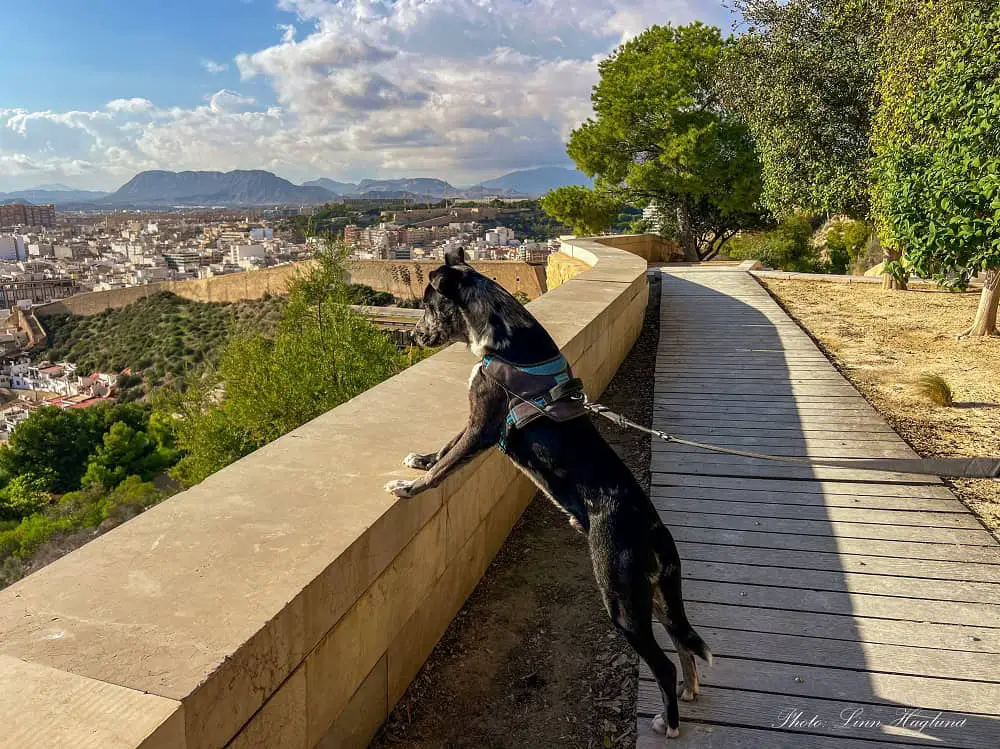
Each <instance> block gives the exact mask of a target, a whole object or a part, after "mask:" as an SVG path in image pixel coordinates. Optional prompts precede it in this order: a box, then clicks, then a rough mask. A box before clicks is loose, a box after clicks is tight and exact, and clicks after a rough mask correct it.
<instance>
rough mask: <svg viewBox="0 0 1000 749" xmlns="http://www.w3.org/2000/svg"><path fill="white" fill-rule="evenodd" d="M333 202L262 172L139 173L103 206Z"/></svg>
mask: <svg viewBox="0 0 1000 749" xmlns="http://www.w3.org/2000/svg"><path fill="white" fill-rule="evenodd" d="M335 199H336V195H334V194H333V193H332V192H330V191H329V190H326V189H324V188H322V187H317V186H315V185H309V186H303V185H295V184H292V183H291V182H289V181H288V180H287V179H282V178H281V177H279V176H277V175H275V174H272V173H271V172H265V171H261V170H252V171H243V170H237V171H232V172H165V171H149V172H141V173H139V174H137V175H135V177H133V178H132V179H130V180H129V181H128V182H126V183H125V184H124V185H122V186H121V187H120V188H119V189H118V190H117V191H116V192H114V193H112V194H111V195H109V196H107V197H106V198H104V199H103V200H102V201H101V202H102V203H103V204H106V205H116V206H119V205H129V206H150V207H167V206H172V205H227V206H248V205H285V204H290V205H310V204H316V203H327V202H330V201H332V200H335Z"/></svg>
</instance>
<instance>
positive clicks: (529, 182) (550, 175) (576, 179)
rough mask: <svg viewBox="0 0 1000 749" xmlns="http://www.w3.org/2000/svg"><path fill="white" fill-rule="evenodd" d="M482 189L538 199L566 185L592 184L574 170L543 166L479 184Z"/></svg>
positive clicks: (588, 185) (585, 176)
mask: <svg viewBox="0 0 1000 749" xmlns="http://www.w3.org/2000/svg"><path fill="white" fill-rule="evenodd" d="M480 184H481V185H482V187H485V188H487V189H492V190H498V191H502V192H514V193H519V194H522V195H530V196H531V197H533V198H534V197H538V196H539V195H544V194H545V193H547V192H548V191H549V190H552V189H555V188H556V187H564V186H566V185H585V186H587V187H590V185H591V184H592V183H591V181H590V179H589V178H588V177H587V175H585V174H583V172H578V171H577V170H576V169H565V168H563V167H559V166H543V167H539V168H538V169H522V170H520V171H517V172H510V173H509V174H505V175H503V176H502V177H497V178H496V179H491V180H487V181H485V182H482V183H480Z"/></svg>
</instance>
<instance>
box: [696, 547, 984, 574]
mask: <svg viewBox="0 0 1000 749" xmlns="http://www.w3.org/2000/svg"><path fill="white" fill-rule="evenodd" d="M677 548H678V550H679V551H680V554H681V559H682V560H683V561H684V563H685V564H686V563H687V561H688V560H699V561H703V562H718V561H727V562H732V563H734V564H756V565H764V566H768V567H786V568H788V569H800V570H828V571H832V572H857V573H861V574H869V575H902V576H904V577H918V578H927V579H931V580H950V581H952V582H956V583H961V582H963V581H970V582H984V583H992V582H996V581H997V580H1000V565H996V564H982V563H977V562H966V561H962V562H950V561H946V560H937V559H899V558H896V557H878V556H871V555H867V554H845V553H842V552H837V551H791V550H788V549H760V548H756V547H753V546H727V545H725V544H713V543H709V542H706V541H700V542H698V543H689V542H684V541H678V542H677Z"/></svg>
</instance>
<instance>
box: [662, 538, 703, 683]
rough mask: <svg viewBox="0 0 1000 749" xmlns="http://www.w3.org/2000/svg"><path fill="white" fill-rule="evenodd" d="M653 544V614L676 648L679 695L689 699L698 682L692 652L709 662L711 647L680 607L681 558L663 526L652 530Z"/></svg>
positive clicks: (682, 604)
mask: <svg viewBox="0 0 1000 749" xmlns="http://www.w3.org/2000/svg"><path fill="white" fill-rule="evenodd" d="M654 548H655V553H656V555H657V558H658V561H659V565H658V566H659V568H660V571H659V576H658V578H657V579H656V580H654V583H653V584H654V585H655V590H654V595H653V607H654V611H655V612H656V618H657V619H659V620H660V623H661V624H663V626H664V627H665V628H666V630H667V632H668V633H669V634H670V638H671V639H672V640H673V642H674V647H676V648H677V658H678V660H679V661H680V664H681V672H682V674H683V675H684V683H683V684H682V686H681V690H680V697H681V699H682V700H684V701H686V702H689V701H691V700H693V699H695V698H696V697H697V696H698V694H699V692H700V688H701V685H700V683H699V681H698V666H697V664H696V663H695V660H694V656H696V655H697V656H698V657H699V658H702V659H703V660H704V661H705V662H706V663H708V664H710V665H711V663H712V651H711V650H709V649H708V645H706V644H705V641H704V640H702V639H701V637H700V636H699V635H698V633H697V632H695V630H694V627H692V626H691V623H690V622H689V621H688V618H687V614H686V613H685V611H684V597H683V595H682V593H681V562H680V556H679V555H678V554H677V547H676V546H675V545H674V542H673V538H671V536H670V532H669V531H668V530H667V529H666V528H663V529H662V532H656V533H654Z"/></svg>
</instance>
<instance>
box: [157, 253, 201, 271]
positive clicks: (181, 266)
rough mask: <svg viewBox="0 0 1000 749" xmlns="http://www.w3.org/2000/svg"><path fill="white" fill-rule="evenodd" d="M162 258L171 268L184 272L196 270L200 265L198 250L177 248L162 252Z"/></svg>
mask: <svg viewBox="0 0 1000 749" xmlns="http://www.w3.org/2000/svg"><path fill="white" fill-rule="evenodd" d="M163 259H164V261H165V262H166V263H167V267H168V268H170V269H171V270H176V271H181V272H186V271H193V270H197V268H198V266H199V265H201V255H200V254H199V253H198V250H193V249H190V248H178V249H176V250H171V251H170V252H164V253H163Z"/></svg>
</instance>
